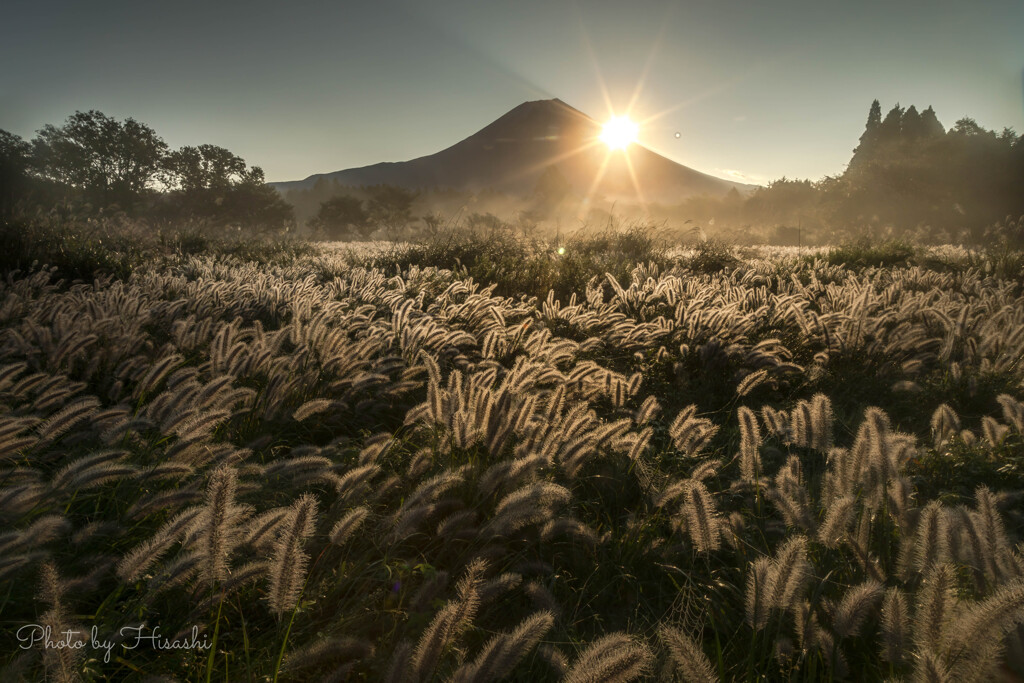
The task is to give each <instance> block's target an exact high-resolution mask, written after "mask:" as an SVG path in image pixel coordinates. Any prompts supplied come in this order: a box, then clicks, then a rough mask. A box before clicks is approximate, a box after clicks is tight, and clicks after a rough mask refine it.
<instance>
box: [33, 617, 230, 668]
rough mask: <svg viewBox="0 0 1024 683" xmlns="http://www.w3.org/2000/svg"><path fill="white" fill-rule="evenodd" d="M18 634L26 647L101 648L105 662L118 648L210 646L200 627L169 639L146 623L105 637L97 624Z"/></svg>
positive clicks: (36, 626)
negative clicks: (89, 626) (83, 627)
mask: <svg viewBox="0 0 1024 683" xmlns="http://www.w3.org/2000/svg"><path fill="white" fill-rule="evenodd" d="M16 637H17V639H18V643H19V646H20V647H21V649H23V650H30V649H32V648H34V647H39V648H42V649H44V650H86V649H89V650H102V651H103V661H104V663H109V662H110V657H111V653H112V652H113V651H114V649H115V648H117V647H120V648H121V649H122V650H137V649H140V648H144V647H147V648H150V649H153V650H209V649H210V642H209V640H208V639H207V637H206V635H205V634H200V633H199V627H198V626H193V627H192V630H191V631H190V632H188V633H187V634H186V635H185V636H183V637H178V638H168V637H166V636H163V635H161V633H160V627H159V626H154V627H153V628H152V629H150V628H148V627H146V626H145V625H144V624H142V625H139V626H122V627H121V628H120V629H119V630H118V632H117V635H116V636H115V635H111V634H108V635H106V636H102V635H101V634H100V633H99V628H98V627H96V626H93V627H92V628H91V629H90V630H89V631H82V630H75V629H65V630H63V631H58V632H54V630H53V628H52V627H50V626H43V625H42V624H26V625H24V626H22V627H21V628H19V629H18V631H17V633H16Z"/></svg>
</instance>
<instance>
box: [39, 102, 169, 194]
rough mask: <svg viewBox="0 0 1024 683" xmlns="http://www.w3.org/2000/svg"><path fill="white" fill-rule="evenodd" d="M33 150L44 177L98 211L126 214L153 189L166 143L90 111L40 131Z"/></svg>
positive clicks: (133, 124) (134, 124)
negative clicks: (107, 209) (119, 209)
mask: <svg viewBox="0 0 1024 683" xmlns="http://www.w3.org/2000/svg"><path fill="white" fill-rule="evenodd" d="M32 148H33V157H34V159H33V160H34V164H35V167H36V170H37V172H38V173H39V174H40V175H41V176H43V177H44V178H47V179H49V180H52V181H55V182H58V183H62V184H64V185H68V186H70V187H72V188H75V189H77V190H79V191H80V192H81V193H82V196H83V198H84V199H85V200H86V201H88V202H91V203H92V204H94V205H95V206H96V207H98V208H101V207H105V206H109V205H111V204H118V205H120V206H121V207H122V208H125V209H127V208H130V207H131V206H132V205H134V204H135V203H136V202H137V201H138V200H139V199H141V198H142V196H143V194H144V193H145V192H147V191H148V190H151V189H153V185H154V183H155V181H156V179H157V177H158V173H159V172H160V170H161V168H162V161H163V157H164V154H165V153H166V151H167V144H166V143H165V142H164V141H163V140H162V139H161V138H160V137H159V136H158V135H157V134H156V131H154V130H153V129H152V128H150V127H149V126H147V125H145V124H143V123H139V122H138V121H136V120H135V119H131V118H128V119H125V120H124V121H118V120H116V119H114V118H111V117H109V116H107V115H106V114H103V113H102V112H99V111H95V110H90V111H87V112H81V111H76V112H75V113H74V114H72V115H71V116H69V117H68V118H67V121H66V122H65V123H64V125H63V126H61V127H60V128H57V127H55V126H52V125H49V124H48V125H46V126H44V127H43V129H42V130H40V131H39V132H38V135H37V137H36V138H35V139H34V140H33V141H32Z"/></svg>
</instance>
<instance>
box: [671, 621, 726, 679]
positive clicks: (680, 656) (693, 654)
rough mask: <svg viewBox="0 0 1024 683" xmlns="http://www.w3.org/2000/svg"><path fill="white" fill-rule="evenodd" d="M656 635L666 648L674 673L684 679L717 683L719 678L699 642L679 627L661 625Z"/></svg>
mask: <svg viewBox="0 0 1024 683" xmlns="http://www.w3.org/2000/svg"><path fill="white" fill-rule="evenodd" d="M658 637H659V638H660V639H661V642H662V644H664V645H665V647H666V649H668V652H669V656H670V657H671V659H672V664H673V665H674V667H675V670H676V673H677V674H679V675H680V676H681V677H682V678H683V680H684V681H693V682H694V683H718V681H719V680H720V679H719V677H718V673H717V672H716V671H715V667H714V666H713V665H712V664H711V660H709V659H708V657H707V655H706V654H704V650H703V649H702V648H701V646H700V643H698V642H697V641H695V640H694V639H693V638H691V637H690V636H688V635H687V634H686V633H685V632H684V631H683V630H682V629H681V628H677V627H674V626H669V625H667V624H666V625H663V626H661V628H659V629H658Z"/></svg>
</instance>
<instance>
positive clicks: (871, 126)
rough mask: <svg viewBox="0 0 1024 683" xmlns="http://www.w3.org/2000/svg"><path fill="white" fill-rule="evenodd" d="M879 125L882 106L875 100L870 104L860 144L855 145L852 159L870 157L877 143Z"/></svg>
mask: <svg viewBox="0 0 1024 683" xmlns="http://www.w3.org/2000/svg"><path fill="white" fill-rule="evenodd" d="M881 124H882V105H881V104H879V102H878V100H875V101H873V102H872V103H871V109H869V110H868V122H867V124H866V125H865V126H864V132H863V133H862V134H861V136H860V144H859V145H857V149H855V150H853V154H854V158H856V157H857V155H858V154H860V155H861V156H870V155H871V153H872V152H873V151H874V146H875V145H876V144H877V143H878V127H879V126H880V125H881ZM851 163H852V162H851Z"/></svg>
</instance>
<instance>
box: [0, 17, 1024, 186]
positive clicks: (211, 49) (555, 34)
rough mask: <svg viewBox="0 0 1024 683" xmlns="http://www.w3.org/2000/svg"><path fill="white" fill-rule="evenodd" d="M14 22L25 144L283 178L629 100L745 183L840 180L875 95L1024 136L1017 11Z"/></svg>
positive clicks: (662, 130)
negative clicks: (223, 159)
mask: <svg viewBox="0 0 1024 683" xmlns="http://www.w3.org/2000/svg"><path fill="white" fill-rule="evenodd" d="M8 15H9V16H10V17H13V20H11V21H9V22H7V23H6V24H5V27H4V28H3V29H0V34H3V39H4V40H3V41H2V45H0V54H2V55H3V57H4V59H5V61H6V63H8V64H18V66H17V67H16V68H8V69H7V70H5V72H4V74H3V75H2V76H0V128H4V129H7V130H10V131H11V132H14V133H16V134H19V135H21V136H23V137H25V138H31V137H33V135H34V133H35V131H36V130H38V129H39V128H41V127H42V126H43V125H45V124H47V123H52V124H60V123H61V122H62V121H63V120H64V118H65V117H66V116H67V115H69V114H71V113H72V112H73V111H75V110H88V109H98V110H101V111H103V112H104V113H106V114H109V115H111V116H115V117H118V118H124V117H133V118H135V119H137V120H139V121H142V122H145V123H147V124H149V125H151V126H152V127H153V128H155V129H156V130H157V131H158V133H160V135H161V136H162V137H163V138H164V139H165V140H166V141H167V143H168V144H169V145H171V146H172V147H179V146H182V145H195V144H202V143H211V144H217V145H221V146H224V147H226V148H228V149H231V150H232V151H233V152H235V153H237V154H239V155H241V156H242V157H244V158H245V159H246V160H247V161H248V162H249V163H251V164H256V165H259V166H261V167H263V168H264V170H265V171H266V176H267V178H268V179H269V180H271V181H288V180H299V179H302V178H305V177H307V176H310V175H313V174H317V173H330V172H333V171H338V170H341V169H346V168H355V167H361V166H366V165H371V164H375V163H379V162H385V161H404V160H408V159H413V158H417V157H420V156H424V155H429V154H432V153H434V152H437V151H440V150H442V149H444V148H446V147H449V146H450V145H452V144H454V143H456V142H458V141H459V140H462V139H463V138H465V137H467V136H468V135H471V134H472V133H474V132H476V131H477V130H479V129H480V128H482V127H483V126H485V125H487V124H488V123H490V122H491V121H493V120H494V119H496V118H498V117H499V116H501V115H502V114H504V113H505V112H507V111H509V110H510V109H512V108H514V107H515V106H517V105H518V104H520V103H522V102H523V101H527V100H536V99H548V98H554V97H557V98H558V99H561V100H563V101H564V102H566V103H567V104H569V105H571V106H573V107H575V108H577V109H579V110H581V111H583V112H585V113H587V114H588V115H590V116H592V117H594V118H595V119H598V120H602V119H603V118H606V117H607V115H608V113H609V112H608V106H609V103H610V105H611V107H612V108H613V109H614V110H615V113H622V112H623V111H624V110H625V109H627V108H628V105H629V103H630V101H631V99H633V98H634V94H635V103H634V106H633V116H634V118H637V119H640V120H644V119H647V118H649V117H651V116H654V115H658V114H661V115H660V117H659V118H657V119H656V120H655V121H652V122H651V123H649V124H648V125H646V126H644V127H643V128H641V130H640V134H639V135H640V137H639V142H640V144H643V145H644V146H647V147H649V148H650V149H652V150H654V151H656V152H658V153H659V154H662V155H664V156H666V157H668V158H670V159H672V160H674V161H677V162H679V163H681V164H684V165H686V166H689V167H691V168H694V169H697V170H699V171H702V172H705V173H709V174H711V175H715V176H719V177H723V178H729V179H732V180H737V181H740V182H749V183H765V182H768V181H770V180H773V179H777V178H780V177H782V176H788V177H790V178H794V177H796V178H812V179H817V178H820V177H822V176H824V175H829V174H835V173H839V172H841V171H842V170H843V168H844V166H845V164H846V163H847V162H848V161H849V159H850V153H851V150H852V149H853V147H854V146H856V144H857V138H858V136H859V135H860V133H861V132H862V130H863V125H864V120H865V118H866V115H867V110H868V106H869V105H870V103H871V101H872V100H873V99H876V98H877V99H879V100H880V101H881V102H882V106H883V109H886V110H887V109H888V108H889V107H891V106H893V105H894V104H896V103H897V102H899V103H901V104H903V105H904V106H906V105H910V104H915V105H917V106H918V108H919V109H923V108H925V107H927V106H929V105H931V106H933V107H934V108H935V111H936V112H937V114H938V116H939V120H940V121H941V122H942V123H943V124H944V125H945V126H946V127H947V128H948V127H950V126H951V125H953V123H954V122H955V121H956V120H957V119H959V118H961V117H964V116H970V117H972V118H975V119H976V120H977V121H978V122H979V123H980V124H981V125H982V126H984V127H987V128H993V129H996V130H999V129H1002V128H1003V127H1011V128H1015V129H1017V130H1022V129H1024V106H1022V104H1024V99H1022V67H1024V51H1022V50H1021V48H1020V46H1019V39H1018V36H1019V35H1020V33H1021V32H1022V31H1021V29H1024V5H1021V4H1020V3H1011V2H1008V1H1007V2H1004V1H993V2H986V3H982V4H980V5H974V6H969V7H968V6H955V7H954V6H944V5H940V6H935V5H932V4H928V3H923V2H922V3H919V2H914V3H909V4H904V5H900V6H899V7H895V6H891V5H889V4H884V3H869V4H857V5H855V6H841V5H822V4H815V3H810V2H804V1H800V2H786V3H782V4H776V5H772V6H770V7H769V6H760V5H757V4H751V3H729V4H723V3H716V4H711V3H694V4H690V5H682V4H679V3H664V2H652V3H644V4H643V6H642V7H639V6H634V7H632V8H626V7H621V6H613V5H611V4H608V3H561V4H558V5H556V6H547V5H541V4H540V3H525V4H523V3H520V4H517V5H515V6H511V5H510V6H490V5H489V6H487V7H480V6H476V5H473V4H471V3H464V2H445V3H440V4H438V5H435V6H432V7H431V8H429V9H426V8H422V7H418V6H415V5H413V4H407V3H402V2H391V3H384V4H379V5H374V6H356V7H351V6H348V7H342V6H336V5H328V4H321V3H303V4H300V5H289V6H283V5H278V4H274V3H253V4H249V5H246V6H244V7H240V8H238V9H231V8H227V7H225V6H223V5H220V6H210V5H205V4H200V3H184V4H179V5H176V6H174V7H163V6H144V7H143V6H136V5H134V4H130V3H123V2H108V3H103V4H102V5H101V6H99V7H98V8H97V7H96V6H90V7H88V8H86V7H78V6H75V5H72V4H71V3H67V2H42V3H32V4H29V3H25V2H17V3H15V4H14V6H13V8H12V9H11V10H9V12H8ZM39 46H44V47H45V51H43V52H40V51H39ZM26 54H29V55H33V56H32V57H31V58H29V59H26V58H25V55H26ZM605 92H607V98H608V99H607V100H606V99H605ZM676 133H678V134H679V137H678V138H676V137H675V134H676Z"/></svg>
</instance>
